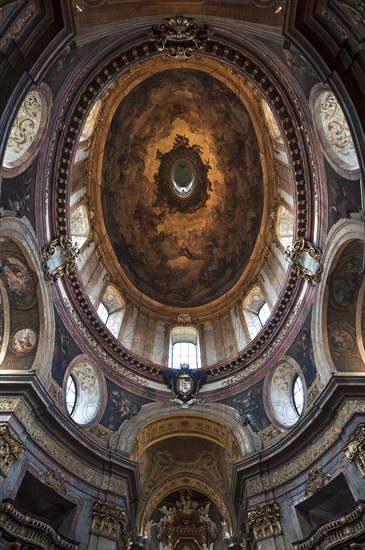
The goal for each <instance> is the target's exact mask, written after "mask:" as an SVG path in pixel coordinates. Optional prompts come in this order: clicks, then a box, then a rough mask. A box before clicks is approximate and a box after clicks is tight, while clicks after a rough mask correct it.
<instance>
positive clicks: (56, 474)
mask: <svg viewBox="0 0 365 550" xmlns="http://www.w3.org/2000/svg"><path fill="white" fill-rule="evenodd" d="M38 477H39V479H41V480H42V481H43V483H45V484H46V485H47V487H50V488H51V489H53V490H54V491H56V492H57V493H63V494H64V495H68V494H69V490H68V489H67V487H66V483H65V476H64V475H63V473H62V472H61V470H59V469H58V468H48V470H47V472H38Z"/></svg>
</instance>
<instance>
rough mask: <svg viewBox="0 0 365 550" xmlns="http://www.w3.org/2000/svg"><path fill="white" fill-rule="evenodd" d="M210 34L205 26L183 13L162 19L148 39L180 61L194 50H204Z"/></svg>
mask: <svg viewBox="0 0 365 550" xmlns="http://www.w3.org/2000/svg"><path fill="white" fill-rule="evenodd" d="M210 36H211V33H210V32H209V31H208V30H207V29H206V28H205V27H202V26H200V25H198V24H197V23H195V21H194V19H190V18H189V17H184V16H183V15H176V16H175V17H170V18H168V19H164V22H163V23H162V24H161V25H157V26H154V27H153V28H152V30H151V33H150V39H151V40H152V41H153V42H155V43H156V46H157V49H158V50H159V51H160V52H162V51H168V52H169V55H170V56H171V57H175V59H178V60H180V61H185V60H186V59H188V58H189V57H192V56H193V55H194V51H199V50H204V48H205V44H206V42H207V40H209V38H210Z"/></svg>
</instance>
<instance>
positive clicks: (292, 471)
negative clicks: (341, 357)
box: [246, 399, 365, 496]
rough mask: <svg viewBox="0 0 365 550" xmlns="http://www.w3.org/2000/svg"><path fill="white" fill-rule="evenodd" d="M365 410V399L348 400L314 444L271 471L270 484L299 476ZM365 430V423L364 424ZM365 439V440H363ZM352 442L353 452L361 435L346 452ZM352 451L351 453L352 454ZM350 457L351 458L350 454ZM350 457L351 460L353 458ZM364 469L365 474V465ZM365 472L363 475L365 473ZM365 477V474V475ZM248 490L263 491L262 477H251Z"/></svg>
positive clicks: (249, 491)
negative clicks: (350, 421) (355, 414)
mask: <svg viewBox="0 0 365 550" xmlns="http://www.w3.org/2000/svg"><path fill="white" fill-rule="evenodd" d="M364 412H365V400H364V401H360V400H357V399H356V400H355V399H351V400H348V401H346V403H345V404H344V405H343V406H342V407H341V409H340V411H339V413H338V414H337V416H336V417H335V418H334V421H333V423H332V424H331V426H330V427H329V428H328V430H326V431H325V432H324V433H323V434H322V435H321V436H320V437H319V438H318V439H317V440H316V441H315V442H314V443H313V444H312V445H308V446H307V447H306V448H305V450H304V451H303V452H302V453H301V454H299V455H298V456H297V457H296V458H295V460H292V461H290V462H287V463H286V464H284V466H282V467H280V468H278V469H276V470H274V471H273V472H272V473H270V484H271V487H278V486H279V485H281V484H282V483H285V482H286V481H288V480H289V479H292V478H293V477H296V476H298V475H299V474H300V473H301V472H303V471H304V470H305V469H306V468H308V467H309V466H310V465H311V464H313V462H315V460H318V457H320V456H321V455H322V454H323V453H324V452H325V451H326V450H327V449H328V448H329V447H330V446H331V445H333V443H335V441H337V439H338V436H339V434H340V433H341V432H342V430H343V428H344V426H345V424H346V423H347V422H348V421H349V419H350V418H351V417H352V416H353V414H354V413H364ZM362 426H363V428H364V430H365V424H364V425H362ZM364 430H363V431H362V433H363V437H364V438H365V436H364ZM363 441H364V440H363ZM351 443H354V446H353V447H351V449H352V450H353V451H352V453H354V452H355V446H356V447H357V446H358V445H360V437H359V439H356V442H355V439H354V440H352V441H351V442H350V443H349V444H348V445H347V446H346V447H345V449H344V451H345V452H346V451H347V449H348V447H349V446H350V444H351ZM363 444H364V443H362V444H361V452H362V453H363V451H362V445H363ZM352 453H351V454H352ZM348 458H350V457H349V456H348ZM354 458H355V454H354V456H353V457H352V459H354ZM352 459H350V460H352ZM362 464H363V465H364V464H365V459H364V454H363V457H362ZM362 467H363V471H364V474H365V469H364V466H362ZM364 474H363V475H364ZM364 477H365V475H364ZM246 491H247V494H248V496H251V495H256V494H258V493H259V492H260V491H262V482H261V478H260V477H255V478H253V479H250V480H248V481H247V482H246Z"/></svg>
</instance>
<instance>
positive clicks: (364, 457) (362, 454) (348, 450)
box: [344, 424, 365, 477]
mask: <svg viewBox="0 0 365 550" xmlns="http://www.w3.org/2000/svg"><path fill="white" fill-rule="evenodd" d="M344 451H345V455H346V456H347V458H348V459H349V461H350V462H352V461H353V460H354V461H355V463H356V466H357V467H358V468H359V470H360V473H361V475H362V477H365V424H360V425H359V426H358V428H357V430H356V432H355V435H354V437H353V438H352V439H351V440H350V441H349V443H348V444H347V445H346V447H345V448H344Z"/></svg>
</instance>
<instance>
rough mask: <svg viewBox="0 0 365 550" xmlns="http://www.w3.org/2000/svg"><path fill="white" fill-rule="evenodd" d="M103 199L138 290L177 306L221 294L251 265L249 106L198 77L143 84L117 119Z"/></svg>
mask: <svg viewBox="0 0 365 550" xmlns="http://www.w3.org/2000/svg"><path fill="white" fill-rule="evenodd" d="M161 109H163V112H164V116H163V117H161ZM169 163H170V164H171V166H170V165H169ZM184 170H185V172H186V173H187V174H188V176H184ZM189 174H190V176H189ZM173 178H175V179H174V180H173V181H172V179H173ZM171 182H172V183H171ZM174 182H175V183H174ZM179 182H180V183H179ZM174 189H175V191H174ZM171 190H172V191H171ZM101 193H102V206H103V213H104V219H105V225H106V229H107V232H108V234H109V238H110V241H111V244H112V246H113V249H114V252H115V254H116V256H117V258H118V260H119V263H120V265H121V266H122V268H123V269H124V270H125V272H126V274H127V275H128V276H129V277H130V278H131V280H132V282H133V283H134V284H135V286H136V287H137V288H138V289H139V290H140V291H141V292H143V293H144V294H146V295H147V296H149V297H150V298H152V299H154V300H156V301H159V302H161V303H163V304H165V305H169V306H175V307H195V306H200V305H203V304H206V303H207V302H210V301H211V300H214V299H215V298H218V297H219V296H222V295H223V294H224V293H225V292H227V291H228V290H229V289H230V288H232V286H233V285H234V284H235V283H236V282H237V280H238V279H239V277H240V275H241V274H242V273H243V271H244V269H245V267H246V265H247V263H248V260H249V257H250V254H251V252H252V250H253V248H254V245H255V242H256V239H257V236H258V232H259V229H260V224H261V217H262V211H263V182H262V171H261V163H260V152H259V146H258V142H257V139H256V135H255V131H254V128H253V125H252V122H251V120H250V117H249V115H248V112H247V110H246V108H245V107H244V105H243V104H242V102H241V101H240V100H239V99H238V97H237V96H236V95H235V94H234V93H233V92H232V91H231V90H230V89H229V88H227V87H226V86H225V85H224V84H222V83H221V82H220V81H219V80H217V79H215V78H213V77H211V76H210V75H208V74H206V73H202V72H200V71H196V70H186V69H182V70H178V71H177V70H170V71H165V72H161V73H158V74H155V75H154V76H152V77H150V78H148V79H147V80H144V81H143V82H142V83H140V84H139V85H138V86H137V87H136V88H134V90H132V91H131V92H130V93H129V94H128V95H127V97H126V98H125V99H124V100H123V101H122V102H121V104H120V105H119V107H118V108H117V110H116V112H115V114H114V117H113V120H112V123H111V126H110V129H109V133H108V136H107V139H106V144H105V150H104V161H103V169H102V182H101ZM184 195H186V197H187V199H186V200H185V198H184ZM180 199H181V200H180ZM179 201H180V202H179Z"/></svg>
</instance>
